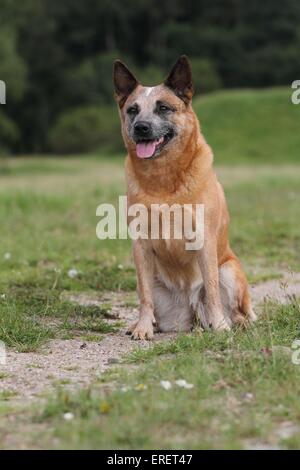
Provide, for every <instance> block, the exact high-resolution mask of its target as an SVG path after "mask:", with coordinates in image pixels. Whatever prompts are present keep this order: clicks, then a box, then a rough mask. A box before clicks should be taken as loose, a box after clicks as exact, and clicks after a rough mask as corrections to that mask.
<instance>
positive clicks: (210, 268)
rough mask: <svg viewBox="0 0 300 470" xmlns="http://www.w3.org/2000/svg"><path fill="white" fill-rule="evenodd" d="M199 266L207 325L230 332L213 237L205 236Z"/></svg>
mask: <svg viewBox="0 0 300 470" xmlns="http://www.w3.org/2000/svg"><path fill="white" fill-rule="evenodd" d="M199 264H200V269H201V273H202V277H203V283H204V290H205V294H204V300H203V302H204V311H205V316H206V320H207V324H208V325H209V327H210V328H212V329H214V330H230V327H229V325H228V323H227V322H226V319H225V316H224V313H223V308H222V303H221V297H220V287H219V270H218V259H217V243H216V240H215V238H214V237H212V236H211V235H207V236H205V242H204V247H203V248H202V250H201V252H200V257H199Z"/></svg>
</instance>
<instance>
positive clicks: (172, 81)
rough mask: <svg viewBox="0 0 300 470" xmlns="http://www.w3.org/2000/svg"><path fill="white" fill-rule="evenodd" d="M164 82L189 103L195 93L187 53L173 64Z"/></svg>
mask: <svg viewBox="0 0 300 470" xmlns="http://www.w3.org/2000/svg"><path fill="white" fill-rule="evenodd" d="M164 84H165V85H166V86H167V87H168V88H171V90H172V91H173V92H174V93H175V95H177V96H178V97H179V98H181V99H182V100H183V101H184V102H185V103H188V102H189V101H190V100H191V99H192V96H193V94H194V86H193V80H192V69H191V64H190V62H189V60H188V58H187V56H186V55H182V56H181V57H179V59H178V60H177V62H176V64H175V65H174V66H173V68H172V70H171V72H170V73H169V75H168V77H167V78H166V80H165V81H164Z"/></svg>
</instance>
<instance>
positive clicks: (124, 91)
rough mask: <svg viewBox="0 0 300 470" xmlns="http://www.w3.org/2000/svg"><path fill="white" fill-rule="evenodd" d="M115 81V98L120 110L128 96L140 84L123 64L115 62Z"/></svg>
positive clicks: (118, 61)
mask: <svg viewBox="0 0 300 470" xmlns="http://www.w3.org/2000/svg"><path fill="white" fill-rule="evenodd" d="M113 80H114V87H115V98H116V101H117V102H118V103H119V106H120V108H122V106H123V105H124V103H125V101H126V100H127V98H128V96H129V95H130V94H131V93H132V92H133V90H134V89H135V88H136V87H137V85H138V84H139V82H138V80H137V79H136V78H135V76H134V75H133V74H132V73H131V72H130V70H129V69H128V68H127V67H126V65H125V64H123V62H121V61H120V60H115V62H114V70H113Z"/></svg>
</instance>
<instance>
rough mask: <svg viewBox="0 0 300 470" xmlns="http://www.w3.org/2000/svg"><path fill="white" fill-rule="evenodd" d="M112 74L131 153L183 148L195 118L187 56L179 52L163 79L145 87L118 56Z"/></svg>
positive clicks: (148, 155)
mask: <svg viewBox="0 0 300 470" xmlns="http://www.w3.org/2000/svg"><path fill="white" fill-rule="evenodd" d="M113 78H114V87H115V98H116V101H117V103H118V105H119V109H120V116H121V122H122V134H123V138H124V142H125V145H126V147H127V149H128V151H129V153H130V154H131V155H134V156H136V157H138V158H140V159H154V158H157V157H160V156H166V155H170V152H171V153H172V152H173V153H174V152H175V151H176V153H177V151H178V148H180V149H183V148H185V146H186V144H187V142H188V140H189V139H190V138H191V134H192V132H193V129H194V127H195V121H196V120H195V115H194V113H193V111H192V107H191V99H192V96H193V84H192V73H191V67H190V64H189V61H188V59H187V57H186V56H181V57H180V58H179V59H178V60H177V62H176V64H175V65H174V67H173V68H172V70H171V72H170V74H169V75H168V77H167V78H166V80H165V81H164V82H163V83H162V84H160V85H157V86H154V87H144V86H143V85H142V84H141V83H140V82H139V81H138V80H137V79H136V78H135V76H134V75H133V74H132V73H131V72H130V71H129V69H128V68H127V67H126V66H125V65H124V64H123V63H122V62H121V61H119V60H116V61H115V63H114V72H113Z"/></svg>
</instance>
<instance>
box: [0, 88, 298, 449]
mask: <svg viewBox="0 0 300 470" xmlns="http://www.w3.org/2000/svg"><path fill="white" fill-rule="evenodd" d="M195 108H196V110H197V112H198V114H199V115H200V117H201V121H202V122H203V130H204V132H205V134H206V136H207V139H208V141H209V142H210V143H211V144H212V146H213V148H214V150H215V154H216V162H217V172H218V175H219V179H220V180H221V182H222V183H223V185H224V188H225V192H226V196H227V200H228V204H229V208H230V213H231V243H232V246H233V248H234V250H235V251H236V252H237V254H238V255H239V257H240V258H241V260H242V262H243V264H244V266H245V269H246V271H247V274H248V276H249V279H250V280H251V281H252V282H258V281H265V280H267V279H276V278H279V277H280V276H281V273H282V272H283V271H286V270H294V271H299V270H300V255H299V243H300V212H299V198H300V185H299V181H300V166H299V165H298V163H299V148H300V141H299V135H300V134H299V132H296V131H295V130H296V127H297V125H298V124H297V123H299V112H300V107H298V108H297V107H296V106H292V105H291V104H290V101H289V90H287V89H275V90H264V91H243V92H242V91H233V92H226V93H225V92H221V93H217V94H214V95H210V96H207V97H204V98H197V99H196V102H195ZM297 113H298V114H297ZM216 116H217V118H216ZM275 117H276V118H275ZM297 119H298V121H297ZM261 123H263V126H262V125H261ZM283 157H284V158H283ZM233 164H234V165H233ZM120 194H125V183H124V175H123V158H122V159H121V158H120V157H111V158H110V157H108V156H105V157H104V156H103V157H102V158H101V159H100V158H99V157H98V156H89V157H88V156H82V157H77V158H72V157H70V158H67V159H62V158H18V159H16V158H10V159H8V158H7V159H6V160H5V161H0V200H1V204H0V221H1V247H0V340H2V341H4V342H5V343H6V345H7V346H8V348H14V349H16V350H17V351H19V352H30V351H40V348H41V346H43V345H45V344H46V343H47V341H48V340H49V339H51V338H57V339H62V340H63V339H67V338H72V337H76V336H79V337H80V338H81V339H82V340H83V341H86V342H88V341H98V342H99V341H101V340H102V339H103V338H104V337H105V335H106V334H108V333H109V334H113V333H115V332H116V331H117V330H118V328H119V327H120V326H121V325H120V323H119V322H118V321H116V320H114V318H112V315H111V313H110V311H111V308H112V304H111V303H108V301H107V298H106V294H107V292H114V293H115V292H116V291H120V293H122V292H124V293H125V292H127V293H129V294H130V295H129V296H128V295H126V298H125V295H124V301H123V306H125V307H127V308H134V307H136V298H135V296H134V291H135V287H136V283H135V271H134V267H133V264H132V260H131V250H130V241H129V240H106V241H99V240H97V238H96V235H95V229H96V224H97V221H98V220H97V217H96V208H97V206H98V205H99V204H100V203H102V202H112V203H115V204H116V203H117V201H118V196H119V195H120ZM74 269H75V270H76V271H75V272H76V275H75V276H74V277H73V276H71V277H70V270H74ZM80 295H84V296H87V297H91V298H97V300H99V299H100V300H101V307H98V306H94V305H84V306H81V305H78V303H75V302H73V301H72V300H71V299H72V296H80ZM299 314H300V312H299V304H298V303H297V301H296V299H291V302H290V304H288V305H286V306H279V305H276V304H270V303H268V304H265V305H264V306H263V307H262V316H261V319H260V321H259V322H258V323H257V325H255V327H253V328H251V329H249V330H246V331H243V330H235V331H232V332H230V333H224V334H220V335H215V334H211V333H204V334H201V333H200V332H199V331H195V332H194V333H193V334H188V335H179V336H178V337H177V338H176V339H174V340H172V341H169V342H164V343H156V344H155V345H154V346H153V347H150V348H149V349H140V348H139V347H138V346H137V347H136V349H135V350H134V352H133V353H131V354H130V355H129V356H128V357H126V358H125V359H124V363H122V364H118V365H114V366H113V367H112V368H111V370H110V371H109V372H108V373H106V374H105V375H102V376H101V379H100V380H99V381H97V383H95V384H94V385H93V386H92V387H91V388H89V389H82V390H80V391H78V392H76V393H71V392H68V391H66V387H65V386H64V385H67V384H66V383H65V381H64V379H63V378H61V379H60V380H59V382H57V387H58V392H57V395H56V396H51V397H44V404H43V406H42V407H41V404H40V403H37V405H36V406H35V407H34V409H32V408H31V407H30V406H25V408H24V409H22V415H21V414H19V412H18V410H15V409H14V410H13V412H12V414H13V420H12V424H11V420H10V418H9V417H10V413H9V412H8V411H7V410H8V408H7V407H8V405H9V406H10V407H11V406H12V402H13V400H14V396H13V394H12V393H11V392H3V393H1V394H0V402H1V403H0V412H1V416H2V415H3V419H6V418H7V417H8V418H7V421H5V423H6V424H7V431H5V432H2V431H1V430H0V446H1V447H3V446H5V444H4V442H5V441H4V439H5V436H6V434H7V433H8V432H9V429H10V426H13V435H14V436H15V437H14V443H17V442H22V445H23V444H24V442H25V444H26V445H27V446H28V447H32V446H38V447H44V448H45V447H50V448H53V447H58V448H114V447H116V448H126V449H133V448H157V449H159V448H172V449H178V448H227V449H230V448H243V447H245V446H249V445H250V446H251V445H255V444H256V443H267V444H268V445H284V446H286V447H289V448H297V447H299V446H300V434H299V435H298V433H295V435H293V436H292V437H289V438H287V439H286V440H285V441H284V442H281V438H280V437H278V432H277V431H278V429H279V428H280V425H281V423H283V422H285V421H291V422H292V423H294V424H295V425H299V426H300V408H299V400H298V396H299V392H300V390H299V383H300V381H299V373H300V369H299V367H297V366H295V365H293V364H292V361H291V351H290V347H291V344H292V342H293V341H294V339H297V338H299V337H300V331H299ZM133 366H134V367H133ZM5 378H6V373H5V371H3V372H2V370H0V379H1V380H2V381H4V380H5ZM180 378H182V379H185V380H187V381H188V382H189V383H192V384H193V385H194V387H193V388H192V389H191V390H186V389H182V388H179V387H178V386H177V385H176V384H175V380H177V379H180ZM161 380H169V381H170V382H171V383H172V388H171V390H169V391H168V390H164V389H163V388H162V387H161V385H160V381H161ZM0 383H1V382H0ZM124 387H125V388H124ZM124 390H127V391H124ZM6 402H8V404H6ZM66 412H72V413H73V414H74V419H73V420H72V421H71V422H66V421H65V420H64V418H63V414H64V413H66ZM24 424H25V425H26V429H29V430H30V432H28V433H26V436H24V433H23V432H22V431H23V427H24ZM4 428H5V426H4V427H3V429H4ZM18 436H19V437H18ZM18 439H19V441H18ZM2 440H3V441H2ZM37 443H38V444H37ZM25 444H24V445H25ZM17 445H18V444H17Z"/></svg>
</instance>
